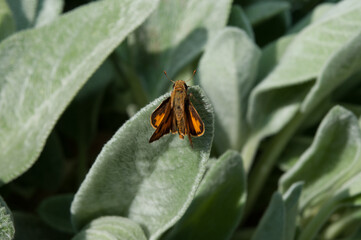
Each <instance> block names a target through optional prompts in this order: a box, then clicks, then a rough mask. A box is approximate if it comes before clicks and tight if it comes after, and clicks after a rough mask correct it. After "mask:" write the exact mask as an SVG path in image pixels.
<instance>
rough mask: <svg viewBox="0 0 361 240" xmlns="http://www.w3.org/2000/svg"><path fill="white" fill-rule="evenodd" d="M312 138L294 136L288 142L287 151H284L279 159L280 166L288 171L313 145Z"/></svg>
mask: <svg viewBox="0 0 361 240" xmlns="http://www.w3.org/2000/svg"><path fill="white" fill-rule="evenodd" d="M311 143H312V138H311V137H305V136H299V137H294V138H293V139H291V141H289V143H288V144H287V146H286V148H285V151H284V152H283V153H282V155H281V156H280V159H279V162H278V163H279V167H280V168H281V169H282V170H283V171H284V172H286V171H288V170H289V169H290V168H292V166H293V165H295V164H296V162H297V161H298V159H299V158H300V156H301V155H302V153H304V151H306V149H307V148H308V147H309V146H310V145H311Z"/></svg>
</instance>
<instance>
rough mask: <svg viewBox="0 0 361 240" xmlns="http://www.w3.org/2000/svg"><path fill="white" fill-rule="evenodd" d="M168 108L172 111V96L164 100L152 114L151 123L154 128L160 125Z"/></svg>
mask: <svg viewBox="0 0 361 240" xmlns="http://www.w3.org/2000/svg"><path fill="white" fill-rule="evenodd" d="M167 110H169V111H170V97H168V98H167V99H166V100H164V101H163V102H162V103H161V104H160V105H159V106H158V107H157V109H155V110H154V112H153V113H152V115H151V116H150V124H151V125H152V127H153V128H157V127H158V126H159V125H160V123H161V122H162V120H163V118H164V116H165V114H166V112H167Z"/></svg>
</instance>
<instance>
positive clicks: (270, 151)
mask: <svg viewBox="0 0 361 240" xmlns="http://www.w3.org/2000/svg"><path fill="white" fill-rule="evenodd" d="M305 116H306V114H304V113H300V112H297V114H295V116H294V117H293V118H292V120H291V121H290V122H289V123H288V124H287V125H286V126H285V127H284V128H283V129H282V130H281V131H280V132H279V133H278V134H277V135H276V136H274V137H273V138H272V140H271V141H270V142H269V143H268V144H267V145H266V147H265V151H264V152H263V153H262V154H261V156H260V159H259V160H258V162H257V163H256V165H255V167H254V169H253V170H252V171H251V174H250V177H249V188H248V189H249V195H248V199H247V205H246V208H245V217H244V218H246V217H247V216H248V214H249V213H251V210H252V208H253V205H254V204H255V202H256V200H257V198H258V195H259V193H260V191H261V190H262V187H263V185H264V183H265V182H266V180H267V178H268V176H269V174H270V172H271V171H272V169H273V166H274V164H275V163H276V162H277V160H278V158H279V156H280V155H281V153H282V151H283V149H284V148H285V147H286V144H287V143H288V142H289V140H290V138H291V137H292V136H293V135H294V133H295V132H296V130H297V129H298V128H299V126H300V125H301V123H302V122H303V119H304V118H305Z"/></svg>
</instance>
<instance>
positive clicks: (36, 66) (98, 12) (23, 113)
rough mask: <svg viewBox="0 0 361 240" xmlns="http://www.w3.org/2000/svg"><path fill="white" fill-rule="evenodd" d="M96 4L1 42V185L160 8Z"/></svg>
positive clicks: (128, 0)
mask: <svg viewBox="0 0 361 240" xmlns="http://www.w3.org/2000/svg"><path fill="white" fill-rule="evenodd" d="M156 5H157V1H151V0H134V1H133V0H120V1H118V0H109V1H98V2H93V3H90V4H88V5H85V6H82V7H79V8H77V9H75V10H73V11H71V12H69V13H67V14H64V15H63V16H61V17H59V18H58V19H57V20H55V21H54V22H52V23H51V24H49V25H46V26H44V27H41V28H34V29H31V30H28V31H20V32H18V33H17V34H14V35H12V36H10V37H8V38H6V39H5V40H4V41H2V42H1V44H0V75H1V76H2V77H1V78H0V108H1V111H0V126H1V127H0V138H1V139H2V140H1V141H0V159H1V161H0V184H1V183H7V182H9V181H11V180H12V179H14V178H16V177H17V176H19V175H21V174H22V173H23V172H24V171H26V170H27V169H28V168H29V167H30V166H31V165H32V164H33V163H34V161H35V160H36V158H37V157H38V156H39V153H40V151H41V149H42V148H43V146H44V143H45V140H46V138H47V137H48V135H49V133H50V132H51V129H52V128H53V126H54V124H55V122H56V121H57V119H58V118H59V116H60V115H61V113H62V112H63V111H64V109H65V107H66V106H67V105H68V104H69V102H70V101H71V100H72V98H73V97H74V96H75V94H76V93H77V92H78V91H79V89H80V88H81V87H82V86H83V84H84V83H85V82H86V80H87V79H88V78H89V77H90V76H91V75H92V73H93V72H94V71H95V70H96V69H97V68H98V67H99V65H100V64H101V63H102V61H104V59H105V58H106V57H107V56H108V55H109V54H110V53H111V52H112V51H113V50H114V49H115V48H116V46H118V45H119V43H120V42H121V41H122V40H123V39H124V38H125V37H126V36H127V35H128V34H129V33H130V32H131V31H133V30H134V29H135V28H136V27H137V26H139V25H140V24H141V23H142V22H143V21H144V20H145V18H146V17H147V16H148V15H149V14H150V13H151V12H152V10H153V9H154V8H155V7H156Z"/></svg>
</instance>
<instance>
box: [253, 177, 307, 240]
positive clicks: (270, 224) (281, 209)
mask: <svg viewBox="0 0 361 240" xmlns="http://www.w3.org/2000/svg"><path fill="white" fill-rule="evenodd" d="M301 190H302V183H295V184H293V185H292V186H291V187H290V188H289V190H288V191H287V192H286V193H285V194H284V195H283V197H282V195H281V194H280V193H278V192H276V193H274V194H273V196H272V199H271V202H270V204H269V206H268V208H267V210H266V212H265V214H264V215H263V217H262V219H261V221H260V223H259V224H258V227H257V229H256V232H255V234H254V235H253V238H252V240H264V239H268V240H293V239H294V235H295V229H296V217H297V210H298V201H299V198H300V195H301Z"/></svg>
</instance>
